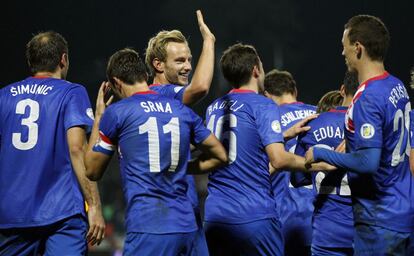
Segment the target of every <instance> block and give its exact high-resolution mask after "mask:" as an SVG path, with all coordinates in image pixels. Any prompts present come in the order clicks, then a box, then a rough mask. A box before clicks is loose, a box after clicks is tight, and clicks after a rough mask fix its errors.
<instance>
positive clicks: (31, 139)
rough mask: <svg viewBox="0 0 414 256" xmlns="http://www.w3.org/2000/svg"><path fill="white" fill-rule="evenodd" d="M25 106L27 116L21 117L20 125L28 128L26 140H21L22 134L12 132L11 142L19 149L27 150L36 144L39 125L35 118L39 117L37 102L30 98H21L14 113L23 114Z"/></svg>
mask: <svg viewBox="0 0 414 256" xmlns="http://www.w3.org/2000/svg"><path fill="white" fill-rule="evenodd" d="M26 107H29V116H28V117H27V118H23V119H22V123H21V124H22V125H24V126H26V127H27V129H28V133H27V141H24V142H23V141H22V134H21V133H18V132H14V133H13V135H12V144H13V146H14V147H15V148H17V149H19V150H29V149H32V148H34V146H36V144H37V139H38V136H39V127H38V125H37V123H35V122H36V121H37V119H39V103H38V102H37V101H34V100H31V99H25V100H21V101H19V102H18V103H17V105H16V114H19V115H24V113H25V112H26Z"/></svg>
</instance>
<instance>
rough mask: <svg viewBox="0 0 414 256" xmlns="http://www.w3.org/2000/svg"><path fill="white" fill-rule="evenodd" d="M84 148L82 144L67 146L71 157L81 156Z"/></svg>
mask: <svg viewBox="0 0 414 256" xmlns="http://www.w3.org/2000/svg"><path fill="white" fill-rule="evenodd" d="M84 153H85V152H84V148H83V145H70V146H69V154H70V155H71V157H72V158H78V157H83V155H84Z"/></svg>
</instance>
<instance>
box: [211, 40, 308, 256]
mask: <svg viewBox="0 0 414 256" xmlns="http://www.w3.org/2000/svg"><path fill="white" fill-rule="evenodd" d="M220 65H221V70H222V72H223V75H224V77H225V78H226V80H227V81H228V82H229V83H230V85H231V86H232V87H233V88H234V89H233V90H231V91H230V92H229V94H227V95H225V96H223V97H221V98H219V99H217V100H215V101H214V102H213V103H212V104H211V105H210V106H209V107H208V108H207V111H206V123H207V126H208V128H209V129H210V130H211V131H213V132H214V133H215V135H216V136H217V137H218V138H219V139H220V140H221V141H222V142H223V143H224V145H225V147H227V148H228V152H229V163H230V164H229V166H227V167H224V168H220V169H218V170H217V171H216V172H214V173H212V174H210V176H209V179H210V180H209V183H208V196H207V200H206V203H205V217H204V220H205V229H206V237H207V243H208V247H209V252H210V254H211V255H283V236H282V234H281V230H280V229H281V226H280V222H279V219H278V213H277V211H276V208H277V206H276V203H275V200H274V197H273V193H272V186H271V181H270V172H269V162H270V163H271V165H272V167H273V168H272V169H271V171H274V170H280V169H284V168H289V169H294V170H304V169H305V166H304V165H305V162H304V158H302V157H298V156H296V155H294V154H292V153H289V152H286V151H285V148H284V145H283V142H284V134H283V131H282V127H281V124H280V114H279V108H278V107H277V105H276V104H275V103H274V102H273V101H272V100H270V99H268V98H266V97H264V96H262V95H259V94H258V92H259V91H263V82H264V77H265V75H264V71H263V66H262V63H261V61H260V58H259V56H258V54H257V52H256V50H255V48H254V47H253V46H250V45H243V44H235V45H233V46H231V47H229V48H228V49H227V50H226V51H225V52H224V54H223V56H222V58H221V60H220Z"/></svg>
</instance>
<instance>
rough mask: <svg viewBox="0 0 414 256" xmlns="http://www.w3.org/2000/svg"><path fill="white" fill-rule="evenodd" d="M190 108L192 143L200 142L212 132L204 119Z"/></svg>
mask: <svg viewBox="0 0 414 256" xmlns="http://www.w3.org/2000/svg"><path fill="white" fill-rule="evenodd" d="M188 110H189V113H190V118H191V120H192V130H191V143H193V144H200V143H201V142H203V141H204V140H205V139H207V137H208V136H210V134H211V132H210V130H209V129H207V128H206V127H205V126H204V124H203V120H202V119H201V118H200V117H199V116H198V115H197V114H196V113H194V112H193V111H192V110H191V109H188Z"/></svg>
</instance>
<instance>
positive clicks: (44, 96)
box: [0, 77, 93, 228]
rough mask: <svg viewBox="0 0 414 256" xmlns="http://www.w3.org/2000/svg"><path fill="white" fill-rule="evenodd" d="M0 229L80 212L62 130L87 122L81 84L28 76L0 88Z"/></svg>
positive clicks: (89, 118) (89, 115)
mask: <svg viewBox="0 0 414 256" xmlns="http://www.w3.org/2000/svg"><path fill="white" fill-rule="evenodd" d="M0 104H1V110H0V123H1V125H0V136H1V152H0V228H11V227H30V226H42V225H47V224H51V223H54V222H56V221H58V220H61V219H64V218H66V217H70V216H73V215H75V214H79V213H84V203H83V197H82V194H81V192H80V189H79V183H78V181H77V179H76V176H75V173H74V171H73V169H72V165H71V161H70V156H69V149H68V143H67V137H66V131H67V130H68V129H69V128H71V127H73V126H88V127H90V126H91V125H92V123H93V119H92V118H93V114H92V113H93V112H92V109H91V108H90V102H89V98H88V96H87V93H86V90H85V88H83V87H82V86H80V85H77V84H73V83H70V82H68V81H65V80H60V79H55V78H49V77H29V78H27V79H25V80H23V81H20V82H17V83H14V84H11V85H9V86H7V87H5V88H3V89H2V90H1V91H0Z"/></svg>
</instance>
